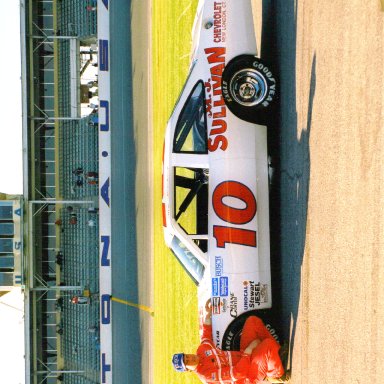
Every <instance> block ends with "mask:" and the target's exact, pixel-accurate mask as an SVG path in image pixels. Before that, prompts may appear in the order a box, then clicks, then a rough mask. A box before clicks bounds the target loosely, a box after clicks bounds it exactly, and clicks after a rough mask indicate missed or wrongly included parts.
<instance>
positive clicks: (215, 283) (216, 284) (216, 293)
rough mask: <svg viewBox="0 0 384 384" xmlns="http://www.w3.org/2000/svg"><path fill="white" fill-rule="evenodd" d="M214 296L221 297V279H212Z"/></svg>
mask: <svg viewBox="0 0 384 384" xmlns="http://www.w3.org/2000/svg"><path fill="white" fill-rule="evenodd" d="M212 296H219V279H218V278H212Z"/></svg>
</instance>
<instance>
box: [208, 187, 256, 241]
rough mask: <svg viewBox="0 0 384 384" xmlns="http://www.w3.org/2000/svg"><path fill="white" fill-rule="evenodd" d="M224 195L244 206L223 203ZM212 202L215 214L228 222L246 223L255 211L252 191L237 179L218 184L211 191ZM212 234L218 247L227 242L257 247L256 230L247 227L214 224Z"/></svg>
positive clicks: (253, 215)
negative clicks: (238, 206) (237, 206)
mask: <svg viewBox="0 0 384 384" xmlns="http://www.w3.org/2000/svg"><path fill="white" fill-rule="evenodd" d="M226 197H232V198H235V199H238V200H240V201H241V202H242V203H243V204H245V207H244V208H236V207H233V206H230V205H227V204H225V202H224V198H226ZM212 204H213V209H214V211H215V213H216V215H217V216H218V217H219V218H220V219H221V220H223V221H225V222H227V223H230V224H237V225H243V224H247V223H249V222H250V221H251V220H252V219H253V218H254V217H255V215H256V212H257V203H256V198H255V196H254V195H253V193H252V191H251V190H250V189H249V188H248V187H247V186H246V185H244V184H242V183H239V182H237V181H224V182H223V183H221V184H219V185H218V186H217V187H216V188H215V190H214V192H213V196H212ZM213 236H214V238H215V239H216V245H217V247H218V248H225V245H226V244H227V243H232V244H240V245H246V246H249V247H257V240H256V231H252V230H249V229H242V228H237V227H228V226H221V225H214V226H213Z"/></svg>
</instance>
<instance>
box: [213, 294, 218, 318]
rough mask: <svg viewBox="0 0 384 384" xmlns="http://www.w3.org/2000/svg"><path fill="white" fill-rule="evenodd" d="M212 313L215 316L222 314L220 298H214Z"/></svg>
mask: <svg viewBox="0 0 384 384" xmlns="http://www.w3.org/2000/svg"><path fill="white" fill-rule="evenodd" d="M212 313H213V314H214V315H218V314H220V297H212Z"/></svg>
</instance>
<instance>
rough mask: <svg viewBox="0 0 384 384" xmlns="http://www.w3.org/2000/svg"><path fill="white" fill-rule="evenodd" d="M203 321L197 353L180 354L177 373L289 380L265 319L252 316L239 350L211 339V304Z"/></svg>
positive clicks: (212, 379)
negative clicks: (226, 348)
mask: <svg viewBox="0 0 384 384" xmlns="http://www.w3.org/2000/svg"><path fill="white" fill-rule="evenodd" d="M206 310H207V315H206V317H205V319H204V324H203V335H202V339H201V344H200V345H199V347H198V348H197V351H196V354H184V353H177V354H175V355H173V359H172V363H173V366H174V368H175V369H176V370H177V371H178V372H184V371H193V372H195V373H196V374H197V375H198V376H199V378H200V380H201V381H202V382H204V383H240V384H254V383H259V382H262V381H263V380H264V379H267V380H268V381H271V382H275V383H279V382H280V383H283V382H287V380H288V376H286V377H283V375H284V368H283V365H282V362H281V359H280V356H279V349H280V345H279V343H278V342H277V341H276V340H275V339H274V338H273V337H272V335H271V334H270V333H269V331H268V329H267V328H266V327H265V325H264V323H263V322H262V320H261V319H260V318H258V317H256V316H250V317H249V318H248V319H247V320H246V322H245V324H244V328H243V332H242V335H241V339H240V351H222V350H221V349H219V348H216V347H215V345H214V343H213V339H212V325H211V315H212V309H211V306H210V303H209V302H207V305H206Z"/></svg>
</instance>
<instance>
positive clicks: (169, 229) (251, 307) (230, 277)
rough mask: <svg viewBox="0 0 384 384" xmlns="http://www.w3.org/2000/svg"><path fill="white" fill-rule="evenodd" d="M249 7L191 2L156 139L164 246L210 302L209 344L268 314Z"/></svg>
mask: <svg viewBox="0 0 384 384" xmlns="http://www.w3.org/2000/svg"><path fill="white" fill-rule="evenodd" d="M256 53H257V50H256V38H255V31H254V24H253V17H252V5H251V0H221V1H218V0H200V1H199V4H198V8H197V14H196V18H195V22H194V26H193V31H192V55H191V65H190V71H189V75H188V78H187V80H186V82H185V86H184V88H183V90H182V92H181V94H180V97H179V99H178V101H177V102H176V106H175V108H174V110H173V113H172V115H171V117H170V119H169V121H168V124H167V127H166V133H165V140H164V154H163V174H162V178H163V180H162V188H163V190H162V213H163V229H164V238H165V242H166V244H167V246H168V247H169V248H170V249H171V251H172V252H173V254H174V255H175V256H176V258H177V259H178V260H179V262H180V263H181V265H182V266H183V267H184V269H185V271H186V272H187V273H188V274H189V275H190V277H191V278H192V279H193V281H194V282H195V283H196V284H197V285H198V287H199V288H198V295H199V306H200V307H203V306H204V303H205V300H206V298H207V297H210V298H211V303H212V314H213V316H212V326H213V338H214V341H215V343H216V345H217V346H218V347H220V348H222V349H225V350H233V349H238V348H239V335H240V332H241V327H242V325H243V323H244V321H245V319H246V317H248V316H249V315H250V314H257V315H258V316H259V317H261V318H262V319H263V320H264V322H265V323H266V324H267V327H269V329H270V331H271V333H272V334H274V336H277V335H275V330H274V328H273V327H272V326H271V325H270V322H269V319H268V313H269V310H270V309H271V307H272V289H271V267H270V232H269V184H268V183H269V182H268V180H269V178H268V174H269V172H268V171H269V170H268V149H267V126H266V124H267V122H268V116H269V115H270V113H271V111H272V107H273V102H274V100H275V98H276V80H275V77H274V75H273V73H272V71H271V70H270V69H269V67H268V66H267V65H265V64H264V63H263V62H262V61H261V60H260V58H258V57H257V56H256Z"/></svg>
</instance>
